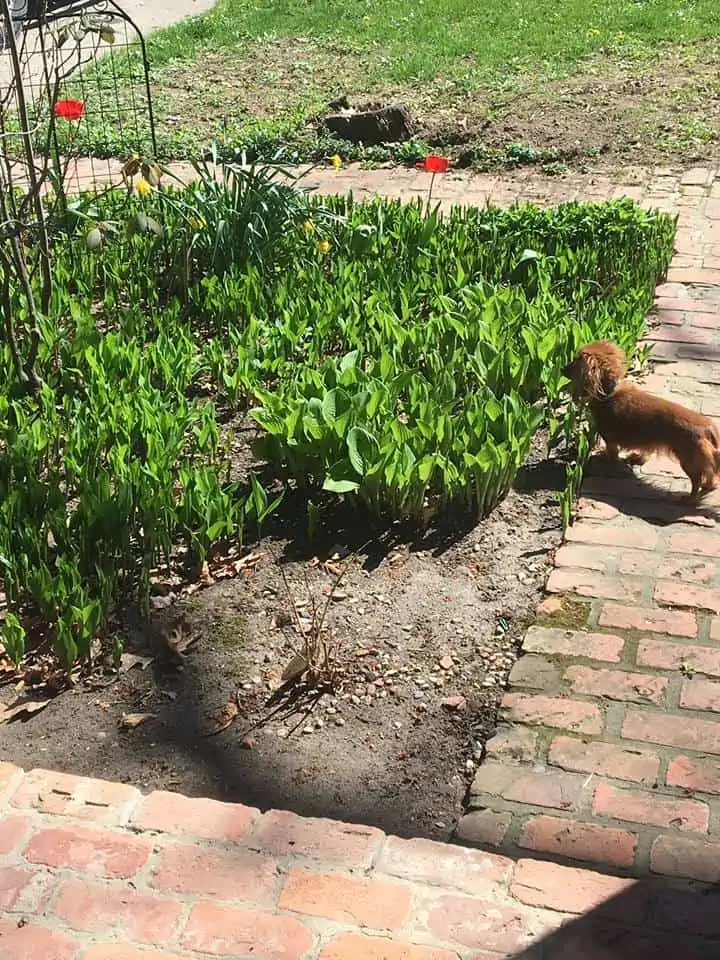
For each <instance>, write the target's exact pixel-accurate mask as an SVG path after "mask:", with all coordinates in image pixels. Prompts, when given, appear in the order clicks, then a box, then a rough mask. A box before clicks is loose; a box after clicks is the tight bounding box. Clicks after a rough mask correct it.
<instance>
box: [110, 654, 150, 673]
mask: <svg viewBox="0 0 720 960" xmlns="http://www.w3.org/2000/svg"><path fill="white" fill-rule="evenodd" d="M154 659H155V658H154V657H141V656H140V654H138V653H123V654H122V656H121V657H120V668H119V671H118V672H119V673H127V672H128V670H132V668H133V667H138V666H139V667H140V669H141V670H145V669H146V668H147V667H149V666H150V664H151V663H152V662H153V660H154Z"/></svg>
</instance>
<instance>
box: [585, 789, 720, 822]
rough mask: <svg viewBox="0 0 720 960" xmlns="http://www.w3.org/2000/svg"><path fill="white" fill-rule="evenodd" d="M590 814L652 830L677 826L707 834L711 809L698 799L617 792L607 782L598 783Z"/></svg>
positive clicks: (629, 791)
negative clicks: (651, 828)
mask: <svg viewBox="0 0 720 960" xmlns="http://www.w3.org/2000/svg"><path fill="white" fill-rule="evenodd" d="M593 813H596V814H598V815H599V816H601V817H611V818H612V819H614V820H630V821H633V822H635V823H645V824H648V825H649V826H653V827H677V829H678V830H691V831H695V832H697V833H706V832H707V829H708V825H709V821H710V809H709V807H708V805H707V804H706V803H701V802H700V801H698V800H679V799H676V798H671V797H663V796H658V795H657V794H653V793H639V792H636V791H631V790H618V789H617V788H615V787H613V786H611V785H610V784H607V783H600V784H598V786H597V788H596V790H595V799H594V801H593Z"/></svg>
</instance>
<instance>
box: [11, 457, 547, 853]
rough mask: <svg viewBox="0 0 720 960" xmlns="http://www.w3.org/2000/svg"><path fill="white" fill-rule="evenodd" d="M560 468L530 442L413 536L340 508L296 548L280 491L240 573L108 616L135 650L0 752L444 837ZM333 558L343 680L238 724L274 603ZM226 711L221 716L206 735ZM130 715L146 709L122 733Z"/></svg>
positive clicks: (516, 636)
mask: <svg viewBox="0 0 720 960" xmlns="http://www.w3.org/2000/svg"><path fill="white" fill-rule="evenodd" d="M562 479H563V468H562V465H561V464H559V463H557V462H554V461H549V460H547V459H546V453H545V449H544V440H542V439H541V438H538V440H537V443H536V445H535V449H534V452H533V455H532V457H531V459H530V461H529V462H528V464H527V466H526V467H525V468H524V469H523V471H522V472H521V474H520V475H519V477H518V482H517V484H516V487H515V489H514V490H512V491H511V493H510V494H509V496H508V497H507V498H506V500H505V501H504V502H503V503H502V504H501V505H500V506H499V507H498V508H497V509H496V510H495V511H494V512H493V513H492V515H491V516H490V517H488V518H487V519H486V520H484V521H483V522H481V523H479V524H476V525H472V526H471V527H470V529H468V528H467V527H466V528H465V529H464V530H463V529H462V528H457V529H455V530H451V531H445V532H444V533H442V534H439V533H437V534H435V535H432V536H428V537H426V538H425V539H423V540H420V541H417V540H412V539H411V538H409V537H408V536H407V532H406V531H404V530H402V529H400V528H398V529H391V530H389V531H388V530H385V531H381V532H379V533H378V531H372V530H371V529H370V528H369V527H368V525H367V523H366V522H365V520H364V519H363V518H362V517H359V516H357V515H353V514H352V513H348V512H347V511H345V512H343V511H342V510H340V511H338V512H337V513H336V514H335V515H334V516H332V517H329V518H328V519H327V521H326V524H325V530H324V532H323V533H322V534H321V535H320V536H319V538H318V539H317V540H316V541H315V542H313V543H312V544H309V543H308V542H307V537H306V532H307V527H306V518H305V516H304V514H303V516H300V517H298V516H297V515H293V503H292V501H288V503H287V504H286V506H285V508H284V510H283V513H282V514H281V515H280V516H279V517H277V518H276V519H275V521H274V523H273V526H272V529H270V530H268V533H267V536H266V537H265V539H264V540H263V541H262V542H261V543H260V544H259V545H257V546H256V547H255V552H256V553H257V554H260V559H259V560H258V561H257V563H256V564H255V565H250V566H248V567H247V569H246V571H245V572H244V573H242V574H240V575H238V576H237V577H234V578H232V579H227V580H222V581H218V582H216V583H215V584H214V585H212V586H208V587H206V588H204V589H201V590H198V591H197V592H196V593H194V594H193V595H192V596H191V597H184V598H183V597H179V598H178V599H177V600H176V601H175V602H171V598H170V597H162V596H159V597H157V598H156V599H155V603H154V605H153V607H154V609H153V614H152V618H151V623H150V627H149V628H148V627H147V626H146V625H143V624H142V623H141V622H140V621H138V620H133V619H132V618H131V617H129V616H128V617H126V618H125V619H124V622H123V628H124V633H125V635H126V637H127V645H126V651H127V652H128V653H130V654H133V655H136V656H138V657H145V658H153V659H152V662H151V663H149V664H148V665H147V666H145V667H143V662H144V661H143V662H138V663H136V665H135V666H133V667H132V668H131V669H128V670H127V671H126V672H124V673H123V674H122V676H121V677H120V678H119V679H111V678H109V677H108V678H106V679H97V680H96V681H94V682H92V683H80V684H78V685H77V686H76V687H75V688H74V689H72V690H70V691H68V692H66V693H64V694H61V695H60V696H58V697H57V698H55V699H54V700H53V701H52V702H51V703H50V704H49V705H48V706H47V708H46V709H45V710H43V711H42V712H41V713H39V714H37V715H36V716H35V717H33V719H32V720H30V721H28V722H27V723H22V722H15V723H12V724H6V725H4V726H2V727H0V749H1V750H2V756H3V759H5V760H7V761H12V762H15V763H18V764H20V765H22V766H23V767H25V768H31V767H34V766H42V767H46V768H52V769H56V770H68V771H72V772H73V773H76V774H85V775H89V776H93V777H101V778H106V779H110V780H118V781H127V782H131V783H134V784H136V785H137V786H139V787H140V788H142V789H143V790H151V789H165V790H177V791H181V792H183V793H186V794H188V795H195V796H198V795H202V796H210V797H216V798H219V799H225V800H233V801H239V802H242V803H247V804H252V805H257V806H259V807H261V808H262V809H267V808H270V807H280V808H283V809H290V810H294V811H296V812H298V813H300V814H305V815H315V816H329V817H334V818H340V819H344V820H349V821H357V822H364V823H369V824H376V825H378V826H380V827H381V828H383V829H385V830H387V831H391V832H393V833H396V834H400V835H406V836H428V837H436V838H447V837H449V836H450V835H451V833H452V830H453V827H454V825H455V823H456V821H457V819H458V817H459V816H460V814H461V812H462V803H463V799H464V795H465V792H466V789H467V785H468V782H469V780H470V778H471V776H472V773H473V771H474V768H475V765H476V763H477V762H478V761H479V760H480V758H481V756H482V750H483V745H484V743H485V741H486V740H487V739H488V737H489V736H490V735H491V734H492V731H493V729H494V725H495V716H496V712H497V705H498V700H499V697H500V695H501V692H502V690H503V687H504V685H505V683H506V680H507V675H508V673H509V670H510V668H511V667H512V664H513V663H514V661H515V659H516V657H517V652H518V647H519V643H520V641H521V639H522V635H523V633H524V629H525V627H526V626H527V624H528V622H529V620H530V619H531V618H532V615H533V613H534V610H535V607H536V604H537V602H538V599H539V597H540V593H541V590H542V587H543V584H544V581H545V577H546V573H547V565H548V562H549V559H550V555H551V551H552V550H553V549H554V548H555V547H556V546H557V545H558V544H559V541H560V535H561V531H560V515H559V509H558V506H557V501H556V496H555V491H556V490H557V489H558V488H559V486H560V484H561V483H562ZM355 551H357V555H356V556H355V555H354V553H355ZM348 553H349V555H350V557H351V559H350V562H349V565H347V572H346V576H345V577H344V578H343V580H342V582H341V583H340V585H339V587H338V588H337V590H336V595H335V598H334V599H333V600H332V601H331V603H330V605H329V608H328V618H327V624H328V626H329V628H330V631H331V636H332V638H333V642H335V643H337V644H338V647H339V650H340V655H341V659H342V661H343V662H344V663H345V664H346V667H347V672H348V680H347V682H346V685H345V687H344V689H343V691H342V692H341V693H340V694H339V695H338V696H336V697H326V698H325V699H324V700H323V701H322V702H321V704H320V705H319V706H318V708H317V709H316V710H315V711H314V713H312V714H311V715H310V716H308V717H306V718H302V717H300V718H294V719H293V720H292V721H288V722H284V723H281V722H279V721H274V722H272V723H270V724H268V725H267V726H265V727H262V728H259V729H257V730H254V731H252V732H251V733H250V734H249V735H248V734H247V731H248V728H249V727H250V726H251V724H252V723H253V722H254V721H256V720H257V719H258V718H259V717H261V716H262V715H263V713H264V707H263V705H264V703H265V701H266V700H267V698H268V696H269V695H270V693H271V692H272V690H273V689H275V688H276V687H277V685H278V683H279V679H280V676H281V674H282V671H283V669H284V668H285V666H286V665H287V664H288V662H289V661H290V660H291V658H292V656H293V653H294V651H295V650H296V649H297V647H298V642H299V637H298V634H297V632H296V630H295V628H294V626H293V616H292V612H291V609H292V608H291V604H292V603H293V602H294V604H295V606H296V608H297V609H298V611H299V612H300V614H301V616H304V615H306V614H307V612H308V610H309V604H310V603H311V599H310V598H311V597H312V598H315V600H316V602H317V603H318V604H322V603H324V601H325V600H326V599H327V594H328V591H329V590H331V589H332V587H333V585H334V584H335V583H336V580H337V578H336V575H335V574H334V573H333V572H332V571H333V569H337V566H336V565H337V563H338V562H340V563H342V562H343V561H342V560H338V557H340V558H341V557H343V556H344V555H347V554H348ZM333 557H335V561H333V559H332V558H333ZM328 559H330V566H329V567H328V566H327V565H326V563H325V561H327V560H328ZM280 564H282V569H283V571H284V572H285V580H287V586H286V584H285V580H284V579H283V577H282V575H281V573H280ZM179 624H182V629H183V630H184V631H185V636H186V637H188V636H192V637H196V638H197V639H195V640H194V642H193V643H192V644H191V645H190V646H189V647H188V649H187V650H186V651H185V653H184V654H183V656H182V659H181V661H179V660H178V659H177V658H176V657H173V656H170V655H169V651H168V637H172V636H173V630H174V629H176V628H177V627H178V625H179ZM175 636H177V633H176V634H175ZM131 662H132V660H131V658H130V659H126V666H127V665H128V664H129V663H131ZM228 704H230V705H231V706H230V710H229V712H228ZM234 705H238V706H239V711H240V712H239V714H238V715H237V716H236V717H235V718H234V720H233V722H232V723H230V725H229V726H228V727H227V728H226V729H225V730H223V731H222V732H219V733H215V734H214V735H209V734H212V733H213V731H214V730H216V729H217V727H218V726H219V725H221V724H222V723H223V722H224V721H226V720H227V718H228V717H230V716H232V714H233V713H234V712H235V709H234ZM127 714H148V715H149V716H148V717H146V718H145V719H144V722H142V723H140V724H139V725H138V726H136V727H134V728H132V729H125V728H124V725H123V715H127ZM298 720H300V728H299V729H298V730H297V732H296V733H294V734H293V735H292V736H288V732H289V729H290V727H291V726H292V725H294V724H295V723H297V721H298ZM305 730H306V731H307V732H304V731H305Z"/></svg>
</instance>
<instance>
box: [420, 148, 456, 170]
mask: <svg viewBox="0 0 720 960" xmlns="http://www.w3.org/2000/svg"><path fill="white" fill-rule="evenodd" d="M419 166H420V168H421V169H422V170H425V171H427V173H447V172H448V170H449V169H450V161H449V160H448V158H447V157H438V156H436V155H435V154H434V153H433V154H430V156H429V157H425V159H424V160H423V162H422V163H421V164H419Z"/></svg>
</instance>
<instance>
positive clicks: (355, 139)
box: [323, 105, 414, 147]
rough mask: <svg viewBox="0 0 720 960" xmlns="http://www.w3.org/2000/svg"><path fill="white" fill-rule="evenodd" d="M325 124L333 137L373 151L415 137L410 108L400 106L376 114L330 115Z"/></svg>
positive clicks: (342, 112) (344, 112)
mask: <svg viewBox="0 0 720 960" xmlns="http://www.w3.org/2000/svg"><path fill="white" fill-rule="evenodd" d="M323 123H324V125H325V127H326V128H327V129H328V130H329V131H330V132H331V133H334V134H336V135H337V136H338V137H342V139H343V140H349V141H350V142H351V143H363V144H365V146H369V147H371V146H375V145H377V144H378V143H398V142H399V141H401V140H409V139H410V138H411V137H412V136H413V133H414V127H413V122H412V118H411V117H410V113H409V112H408V110H407V108H406V107H403V106H399V105H398V106H390V107H379V108H377V109H374V110H355V109H353V108H349V109H343V110H340V112H338V113H330V114H328V115H327V116H326V117H325V119H324V120H323Z"/></svg>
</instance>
